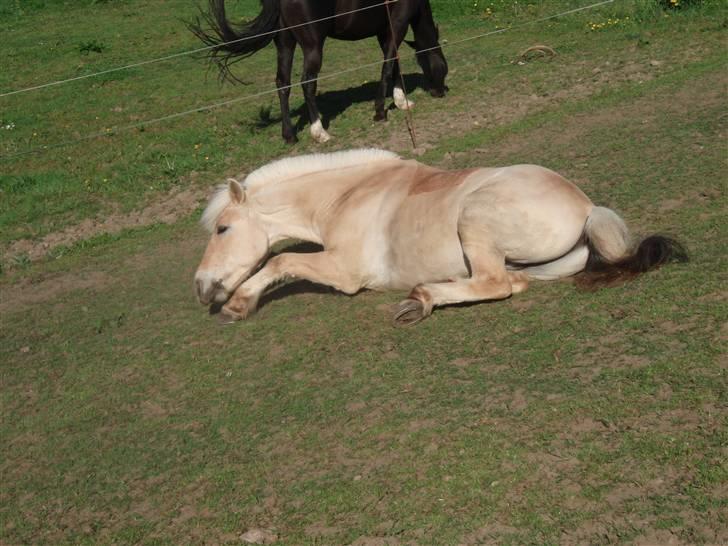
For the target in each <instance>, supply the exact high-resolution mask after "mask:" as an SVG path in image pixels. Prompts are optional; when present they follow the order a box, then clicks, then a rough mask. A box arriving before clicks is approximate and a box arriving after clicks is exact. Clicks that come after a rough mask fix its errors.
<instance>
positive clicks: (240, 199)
mask: <svg viewBox="0 0 728 546" xmlns="http://www.w3.org/2000/svg"><path fill="white" fill-rule="evenodd" d="M228 189H229V190H230V199H231V200H232V202H233V203H237V204H242V203H245V190H244V189H243V187H242V186H241V185H240V182H238V181H237V180H235V179H234V178H228Z"/></svg>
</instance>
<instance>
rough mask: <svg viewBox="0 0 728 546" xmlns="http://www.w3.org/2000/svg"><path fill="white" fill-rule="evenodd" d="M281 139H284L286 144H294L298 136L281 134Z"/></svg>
mask: <svg viewBox="0 0 728 546" xmlns="http://www.w3.org/2000/svg"><path fill="white" fill-rule="evenodd" d="M283 140H285V141H286V144H295V143H296V142H298V137H297V136H296V135H291V136H286V135H283Z"/></svg>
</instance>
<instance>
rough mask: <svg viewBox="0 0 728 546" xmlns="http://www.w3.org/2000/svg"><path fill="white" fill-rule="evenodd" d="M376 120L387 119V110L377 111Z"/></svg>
mask: <svg viewBox="0 0 728 546" xmlns="http://www.w3.org/2000/svg"><path fill="white" fill-rule="evenodd" d="M374 121H387V111H386V110H384V111H382V112H375V113H374Z"/></svg>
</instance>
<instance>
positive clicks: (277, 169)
mask: <svg viewBox="0 0 728 546" xmlns="http://www.w3.org/2000/svg"><path fill="white" fill-rule="evenodd" d="M392 159H399V156H398V155H397V154H395V153H394V152H388V151H386V150H378V149H376V148H362V149H359V150H345V151H341V152H332V153H328V154H309V155H301V156H297V157H286V158H284V159H279V160H277V161H273V162H272V163H268V164H267V165H263V166H262V167H260V168H259V169H256V170H255V171H253V172H252V173H250V174H249V175H248V176H246V177H245V180H244V181H243V182H242V184H243V187H244V188H245V189H246V190H255V189H258V188H261V187H263V186H265V185H267V184H274V183H276V182H280V181H282V180H289V179H291V178H295V177H297V176H302V175H304V174H310V173H314V172H319V171H330V170H332V169H344V168H346V167H353V166H355V165H362V164H364V163H372V162H375V161H388V160H392ZM229 204H230V192H229V191H228V185H227V184H220V185H219V186H218V187H217V189H216V190H215V193H213V195H212V197H211V198H210V202H209V203H208V205H207V207H206V208H205V212H203V213H202V218H201V219H200V223H201V224H202V225H203V226H204V227H205V229H207V230H208V231H210V232H212V230H213V229H214V227H215V222H216V221H217V217H218V216H220V213H222V211H223V210H224V209H225V207H227V206H228V205H229Z"/></svg>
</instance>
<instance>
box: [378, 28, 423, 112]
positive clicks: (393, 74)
mask: <svg viewBox="0 0 728 546" xmlns="http://www.w3.org/2000/svg"><path fill="white" fill-rule="evenodd" d="M393 27H394V36H392V33H391V31H389V30H388V31H387V33H386V34H384V35H380V36H378V39H379V46H380V47H381V48H382V53H383V54H384V59H385V61H384V64H383V65H382V78H381V80H380V81H379V88H378V90H377V95H376V98H375V99H374V121H383V120H386V119H387V110H386V109H385V99H386V97H387V89H388V88H389V83H390V82H393V87H394V91H393V97H394V105H395V106H396V107H397V108H399V109H400V110H408V109H410V108H412V107H413V106H414V102H412V101H408V100H407V99H406V98H405V95H404V90H403V89H402V83H401V81H400V74H399V64H398V63H397V60H396V57H397V49H398V48H399V45H400V44H401V43H402V40H403V39H404V35H405V34H406V32H407V24H406V23H405V24H401V23H399V22H397V21H393Z"/></svg>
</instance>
